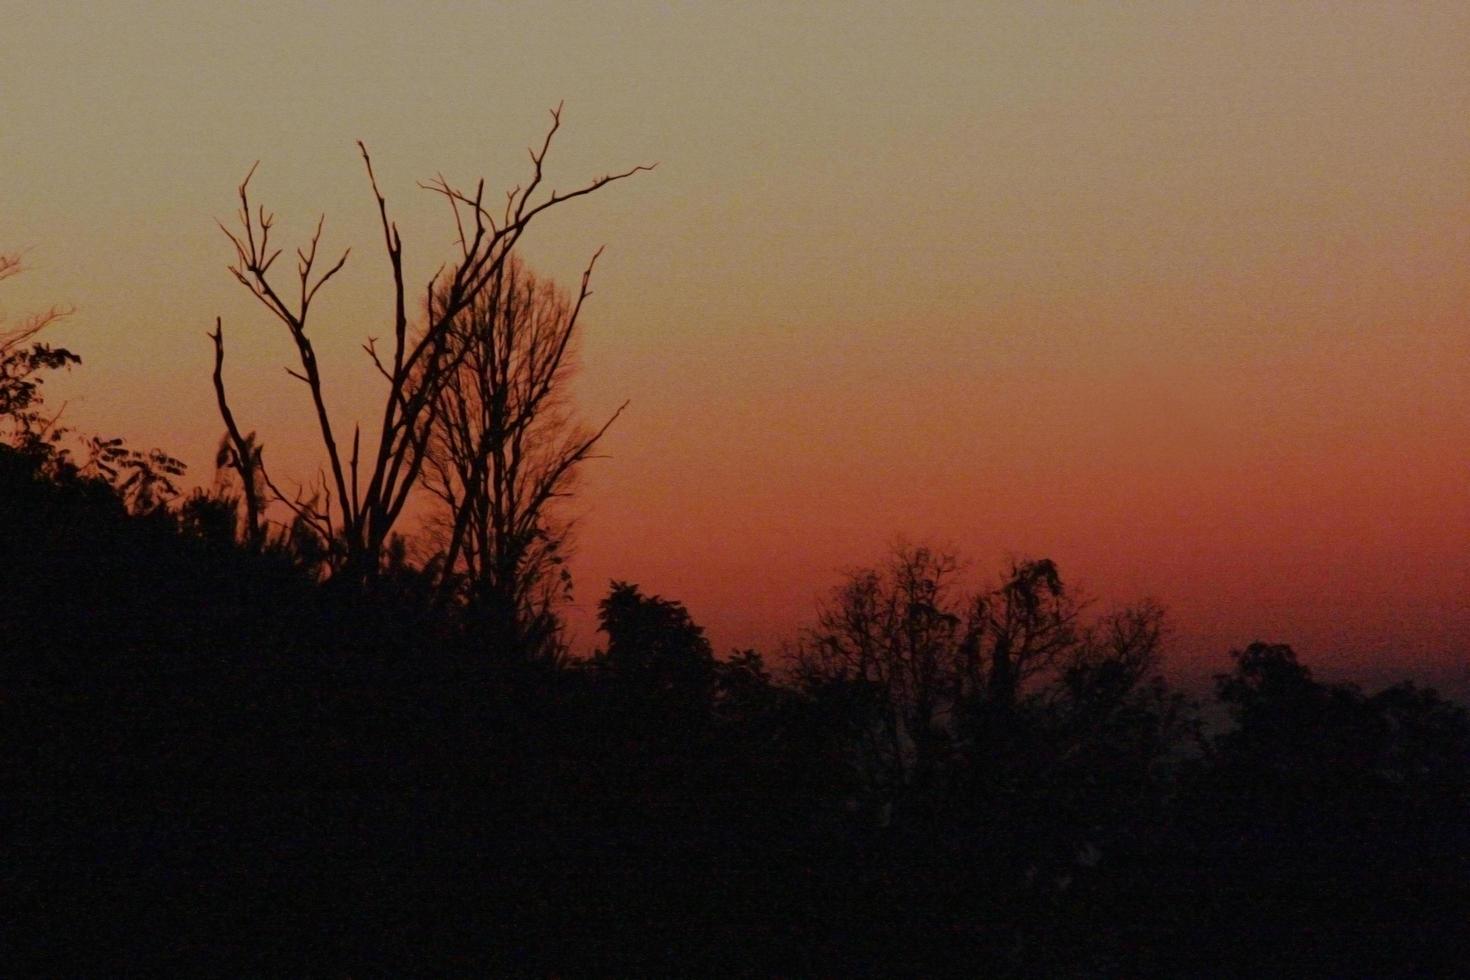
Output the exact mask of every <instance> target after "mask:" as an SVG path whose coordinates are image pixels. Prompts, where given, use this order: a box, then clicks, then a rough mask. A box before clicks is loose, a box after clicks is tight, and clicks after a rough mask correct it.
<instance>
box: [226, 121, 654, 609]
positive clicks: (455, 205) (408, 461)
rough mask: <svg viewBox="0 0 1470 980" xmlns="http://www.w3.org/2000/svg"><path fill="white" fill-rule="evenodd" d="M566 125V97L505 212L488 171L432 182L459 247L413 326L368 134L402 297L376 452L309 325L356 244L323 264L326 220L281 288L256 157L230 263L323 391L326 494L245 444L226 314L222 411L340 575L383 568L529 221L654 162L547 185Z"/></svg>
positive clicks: (399, 247) (238, 459)
mask: <svg viewBox="0 0 1470 980" xmlns="http://www.w3.org/2000/svg"><path fill="white" fill-rule="evenodd" d="M560 125H561V107H560V106H558V107H557V108H556V109H554V110H552V113H551V125H550V127H549V129H548V130H547V133H546V136H545V138H544V139H543V141H542V143H541V145H540V147H539V148H535V147H533V148H532V149H531V150H530V156H531V166H532V175H531V179H530V180H529V181H528V182H527V183H526V184H525V186H524V187H516V188H514V189H513V190H511V191H510V192H509V193H507V194H506V198H505V204H504V207H503V208H502V209H501V210H500V211H499V212H494V211H492V210H491V209H490V208H489V207H488V206H487V205H486V202H485V183H484V181H483V180H481V181H480V182H479V183H478V184H477V185H476V187H475V189H474V191H473V192H472V193H468V192H465V191H462V190H459V189H457V188H455V187H454V186H452V185H450V184H449V183H448V181H446V180H445V179H444V177H442V176H440V177H438V178H436V179H435V180H434V181H432V182H430V183H428V184H423V185H421V186H423V187H425V188H426V189H428V190H431V191H433V192H435V193H437V194H440V195H442V196H443V198H444V199H445V201H446V202H447V203H448V204H449V206H450V209H451V211H452V213H453V215H454V222H455V228H456V230H457V233H458V245H459V255H458V257H457V258H456V259H455V260H454V261H453V262H452V263H451V264H449V265H448V266H447V267H446V268H444V269H441V271H440V272H438V273H436V275H435V276H434V277H432V278H431V279H430V281H429V282H428V284H427V285H426V286H425V289H424V296H425V300H424V308H425V325H424V328H423V329H422V330H421V331H418V332H416V333H413V334H411V333H410V330H409V322H408V318H409V306H410V301H409V298H408V293H407V288H406V286H405V282H404V272H403V242H402V239H401V238H400V237H399V234H398V227H397V225H396V224H395V223H394V222H393V221H392V220H391V219H390V218H389V217H388V208H387V202H386V200H385V199H384V197H383V194H382V192H381V191H380V190H379V188H378V182H377V177H376V176H375V174H374V173H373V166H372V159H371V158H370V157H369V155H368V152H367V148H366V147H364V146H363V145H362V144H361V143H359V144H358V148H359V149H360V151H361V153H362V158H363V164H364V166H365V167H366V169H367V176H368V183H369V185H370V186H371V188H372V191H373V197H374V199H375V201H376V203H377V209H378V217H379V222H380V225H381V227H382V232H383V241H384V246H385V248H386V251H387V255H388V264H389V269H390V273H391V276H392V280H393V296H394V304H393V312H392V317H391V324H392V337H393V346H392V351H391V353H390V354H387V355H386V360H385V357H384V356H380V354H379V351H378V348H377V344H376V340H375V339H369V340H368V341H367V343H366V344H365V345H364V347H365V349H366V351H367V353H368V356H369V357H370V358H371V360H372V363H373V366H374V367H375V368H376V369H377V371H378V373H379V374H380V375H382V377H383V378H384V380H385V381H386V382H387V385H388V391H387V395H386V397H385V398H384V403H383V409H382V419H381V422H380V425H379V429H378V435H377V446H376V447H375V449H373V450H372V451H371V453H370V454H368V455H366V456H365V455H364V453H363V451H362V450H363V447H362V432H361V426H360V425H359V426H354V428H353V433H352V441H351V448H350V450H346V451H344V449H343V447H342V446H341V444H339V442H338V438H337V433H336V431H335V430H334V428H333V426H332V422H331V414H330V412H329V411H328V408H327V400H326V394H325V392H324V390H323V383H322V375H321V369H320V366H319V365H318V362H317V357H316V351H315V348H314V347H313V345H312V341H311V335H310V331H309V325H310V321H309V315H310V312H311V307H312V303H313V301H314V300H315V299H316V297H317V294H318V293H319V292H320V291H321V289H322V287H323V286H325V285H326V284H327V283H328V282H329V281H330V280H331V279H332V278H333V277H334V276H335V275H336V274H337V273H338V272H340V271H341V269H342V267H343V265H344V264H345V263H346V261H347V256H348V253H347V252H344V253H343V254H342V255H341V257H340V258H338V259H337V260H336V261H335V262H333V263H331V264H330V265H329V266H326V267H325V268H324V269H323V268H320V267H319V266H318V264H317V249H318V245H319V244H320V242H321V235H322V222H321V221H320V220H319V221H318V222H317V227H316V231H315V232H314V233H313V235H312V236H311V239H310V241H309V242H308V243H307V244H306V246H304V247H303V248H299V249H297V250H296V259H297V262H296V275H295V277H294V282H292V283H291V286H290V288H289V289H287V288H286V287H284V286H280V287H278V285H277V282H276V280H274V279H273V278H272V276H271V268H272V266H273V265H274V264H275V261H276V259H277V258H278V257H279V256H280V254H281V250H280V249H279V248H274V247H272V243H271V240H270V232H271V227H272V223H273V221H274V215H272V214H271V213H270V212H268V211H266V210H265V208H264V207H256V208H252V205H251V202H250V196H249V185H250V176H251V174H253V173H254V168H253V167H252V168H251V174H247V175H246V177H245V180H244V182H242V183H241V184H240V188H239V197H240V211H239V214H238V220H239V227H238V228H237V229H236V230H233V231H232V230H230V229H229V228H225V227H224V226H223V225H221V228H222V230H224V232H225V234H226V235H227V236H229V239H230V241H231V243H232V244H233V245H234V248H235V262H234V264H233V265H232V266H231V270H230V271H231V272H232V273H233V274H234V276H235V278H236V279H237V280H238V281H239V282H240V283H241V284H242V285H244V286H245V288H247V289H248V290H250V292H251V294H252V295H254V296H255V298H256V299H257V300H259V301H260V303H261V304H262V305H263V306H265V307H266V309H268V310H269V311H270V312H271V313H272V314H273V315H274V316H275V317H276V318H277V319H279V320H280V321H281V322H282V323H283V324H284V325H285V326H286V329H287V331H288V333H289V334H290V337H291V340H292V342H293V343H294V345H295V347H296V352H297V357H298V361H299V370H298V369H295V368H287V372H288V373H289V374H290V375H291V376H292V377H293V378H296V379H297V380H298V381H300V382H302V383H303V384H304V385H306V387H307V389H308V391H309V392H310V395H311V400H312V408H313V412H314V415H315V419H316V425H317V428H318V431H319V434H320V438H321V442H322V448H323V450H324V453H325V455H326V467H325V469H326V472H328V473H329V474H330V477H329V478H324V479H323V483H324V487H323V489H322V493H321V494H320V495H319V496H318V497H316V498H314V499H303V498H302V496H301V495H300V494H297V495H295V496H294V497H288V496H287V495H285V494H284V493H282V492H281V491H280V489H279V487H278V486H277V485H276V484H275V483H274V482H273V481H272V480H271V477H270V475H269V472H268V471H267V469H266V467H265V463H264V460H263V458H262V456H261V454H260V453H259V452H255V451H250V452H247V451H246V450H245V449H244V448H243V447H244V446H245V436H244V434H243V433H241V432H240V430H239V428H238V426H237V425H236V423H235V422H234V420H233V416H232V414H231V413H230V412H229V410H228V407H227V405H228V400H227V398H226V395H225V387H224V382H223V376H222V368H223V358H224V331H223V327H222V325H221V324H220V323H219V322H218V321H216V325H215V332H214V333H213V334H212V335H211V337H212V339H213V341H214V345H215V365H216V366H215V376H216V393H217V397H218V401H219V403H220V408H221V415H222V416H223V417H224V421H225V425H226V428H227V429H228V430H229V431H228V436H229V440H230V443H231V445H232V446H233V447H234V449H233V454H232V459H233V460H234V462H235V463H236V464H238V472H239V474H240V477H241V481H242V483H244V484H245V485H247V486H248V485H250V483H251V481H252V480H253V479H255V478H256V477H257V476H259V478H260V479H261V481H262V482H263V483H264V484H265V485H266V486H267V487H268V488H269V490H270V493H271V495H272V496H273V497H274V498H275V499H276V500H279V501H281V502H283V503H285V504H286V505H287V506H288V507H290V508H291V509H292V511H294V513H295V515H296V523H297V524H298V525H299V526H302V527H305V528H309V529H310V531H311V532H312V533H314V534H315V535H316V536H317V537H318V538H319V539H320V541H321V542H322V543H323V547H324V549H325V552H326V554H327V556H328V564H329V566H330V570H331V573H332V574H333V575H334V576H345V577H347V578H349V579H352V580H359V581H364V582H365V581H368V580H370V579H372V578H373V577H375V576H376V575H377V573H378V570H379V564H380V561H381V560H382V556H383V552H384V546H385V544H386V543H387V541H388V538H389V534H390V532H391V531H392V529H393V527H394V525H395V524H396V522H397V521H398V519H399V517H400V516H401V515H402V513H403V509H404V507H405V505H406V504H407V503H408V499H409V496H410V494H411V492H412V491H413V489H414V487H415V485H416V484H417V483H418V481H419V477H420V474H421V472H422V470H423V467H424V465H425V463H426V461H427V458H428V447H429V443H430V440H431V438H432V435H433V432H434V428H435V424H434V423H435V419H436V416H437V413H438V411H439V408H440V406H441V404H442V402H441V398H440V396H441V394H442V392H443V389H444V386H445V385H446V384H448V383H449V381H450V379H451V378H453V377H454V376H455V374H456V372H457V370H458V368H459V366H460V363H461V361H462V359H463V358H464V357H465V356H467V354H468V350H467V349H466V348H464V347H462V346H459V347H457V346H456V345H455V344H454V343H453V342H452V336H453V333H454V325H455V323H456V322H457V321H458V320H459V318H460V316H461V315H462V314H463V313H464V312H465V311H467V310H469V309H470V308H471V307H472V306H473V305H474V304H475V303H476V301H477V300H478V299H479V298H480V297H481V296H482V294H484V292H485V291H486V290H487V289H488V288H490V287H491V286H492V285H493V284H495V283H497V282H498V281H500V280H501V279H502V278H503V274H504V267H505V264H506V262H507V260H508V259H509V257H510V254H511V251H512V249H513V248H514V247H515V245H516V243H517V242H518V241H519V240H520V237H521V235H522V234H523V233H524V232H525V230H526V228H527V227H528V226H529V225H530V224H531V222H532V221H533V220H534V219H535V218H536V217H537V216H538V215H540V214H542V213H543V212H545V211H546V210H548V209H549V208H552V207H555V206H556V205H558V204H561V203H564V202H566V201H569V200H571V199H573V198H576V197H581V196H583V195H586V194H590V193H592V192H593V191H596V190H598V189H599V188H601V187H603V186H605V185H607V184H609V183H611V182H613V181H616V180H621V179H623V178H625V177H628V176H631V175H633V174H635V173H637V172H639V171H641V170H648V169H651V168H650V167H648V166H636V167H632V168H630V169H628V170H625V171H622V172H620V173H615V174H608V175H605V176H602V177H599V178H597V179H595V180H593V181H591V182H589V183H587V184H584V185H582V186H580V187H578V188H576V189H575V190H571V191H567V192H565V193H562V192H558V191H556V190H552V191H551V192H550V193H549V194H542V193H538V192H540V191H541V189H542V183H543V178H544V169H543V168H544V163H545V160H546V156H547V153H548V151H549V150H550V148H551V142H552V139H553V137H554V136H555V135H556V132H557V130H558V129H559V128H560ZM247 471H248V472H247Z"/></svg>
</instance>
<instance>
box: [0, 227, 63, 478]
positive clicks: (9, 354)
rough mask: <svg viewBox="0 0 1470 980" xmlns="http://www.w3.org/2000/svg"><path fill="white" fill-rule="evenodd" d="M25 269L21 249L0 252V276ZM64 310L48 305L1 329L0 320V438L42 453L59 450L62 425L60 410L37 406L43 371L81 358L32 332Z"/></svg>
mask: <svg viewBox="0 0 1470 980" xmlns="http://www.w3.org/2000/svg"><path fill="white" fill-rule="evenodd" d="M22 270H23V266H22V264H21V258H20V255H19V254H17V253H0V282H4V281H5V280H7V279H10V278H12V277H14V276H17V275H19V274H20V273H21V272H22ZM67 312H68V311H66V310H63V309H61V308H60V307H52V308H51V309H49V310H47V311H46V312H44V313H38V314H35V315H33V316H30V317H27V318H26V319H25V320H23V321H21V322H20V324H19V325H17V326H14V327H11V328H9V329H3V321H0V441H3V442H5V443H7V444H9V445H11V446H14V447H16V448H19V449H22V450H24V451H26V452H30V453H36V454H40V455H43V456H48V457H49V456H51V455H52V454H55V453H58V452H63V453H64V450H60V449H59V448H58V446H57V444H58V443H59V442H60V441H61V439H62V438H63V436H64V435H65V432H66V430H65V429H63V428H61V427H60V426H58V424H57V422H58V419H59V418H60V414H61V413H60V412H57V413H55V414H53V415H50V416H48V415H46V414H45V413H43V412H42V411H41V410H40V406H41V402H42V397H41V386H42V385H43V384H44V383H45V372H47V371H55V370H58V369H62V368H66V367H69V366H71V365H73V364H80V363H81V360H82V359H81V358H80V357H78V356H77V355H76V354H73V353H72V352H71V351H69V350H67V349H66V348H64V347H52V346H51V345H49V344H46V343H42V342H39V341H37V340H36V336H37V335H38V334H39V333H41V331H43V330H45V329H46V328H47V327H48V326H50V325H51V324H53V323H55V322H56V321H57V320H59V319H61V318H62V317H64V316H66V314H67Z"/></svg>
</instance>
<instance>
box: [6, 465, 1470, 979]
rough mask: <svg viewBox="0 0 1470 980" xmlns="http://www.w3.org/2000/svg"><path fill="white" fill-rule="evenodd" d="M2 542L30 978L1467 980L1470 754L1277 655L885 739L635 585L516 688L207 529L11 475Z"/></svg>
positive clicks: (1023, 699) (885, 700) (358, 594)
mask: <svg viewBox="0 0 1470 980" xmlns="http://www.w3.org/2000/svg"><path fill="white" fill-rule="evenodd" d="M0 515H3V517H0V522H3V523H0V648H3V661H0V663H3V668H0V669H3V675H0V705H3V712H4V719H5V725H4V729H5V737H4V743H3V759H0V766H3V768H0V773H3V787H0V792H3V800H0V806H3V810H4V812H5V813H6V814H7V815H8V818H7V821H6V822H7V823H8V824H9V825H10V826H11V828H12V829H11V830H9V831H8V832H7V833H6V834H5V837H4V843H3V844H0V847H3V862H0V888H3V894H4V904H5V908H6V913H5V916H4V919H5V928H6V934H5V937H4V944H5V947H4V953H3V959H4V961H5V962H6V963H7V964H9V965H8V966H7V969H6V972H7V973H14V974H18V975H20V974H26V973H27V972H31V971H34V972H37V973H44V974H49V975H66V974H78V973H97V974H115V973H144V974H150V973H190V974H192V973H199V972H205V973H230V974H254V973H264V972H271V973H308V974H329V975H340V976H347V975H377V974H400V973H405V972H407V973H446V972H489V973H495V974H515V975H533V976H579V975H623V976H637V975H665V974H676V975H689V976H692V975H700V974H718V975H755V976H769V975H783V976H805V975H820V976H847V975H885V976H888V975H916V976H917V975H953V974H963V975H969V976H1142V975H1153V976H1247V975H1251V976H1375V977H1394V976H1403V977H1409V976H1416V977H1417V976H1436V975H1439V976H1450V975H1455V974H1464V973H1465V972H1466V970H1467V969H1470V947H1467V943H1466V939H1467V930H1466V919H1467V910H1470V903H1467V899H1470V819H1467V818H1470V725H1467V721H1466V716H1465V713H1464V712H1463V711H1462V710H1461V709H1459V708H1458V707H1456V706H1455V705H1453V704H1451V703H1449V702H1446V701H1444V700H1442V699H1440V698H1439V697H1437V696H1436V695H1434V694H1433V693H1432V692H1428V691H1424V690H1420V689H1416V688H1413V687H1412V686H1407V685H1405V686H1400V687H1396V688H1390V689H1388V690H1386V691H1383V692H1380V693H1377V694H1373V695H1369V694H1365V693H1362V692H1360V691H1358V690H1357V689H1355V688H1352V687H1349V686H1345V685H1324V684H1321V683H1318V682H1317V681H1315V680H1314V679H1313V678H1312V677H1311V675H1310V673H1309V672H1308V671H1307V670H1306V669H1305V668H1303V667H1301V666H1300V665H1299V664H1297V663H1296V661H1295V659H1294V657H1292V655H1291V653H1290V651H1289V650H1288V649H1287V648H1284V647H1273V646H1265V645H1255V646H1252V647H1250V648H1248V649H1247V650H1245V651H1242V652H1241V653H1239V654H1237V656H1236V658H1235V660H1234V663H1233V664H1225V665H1223V666H1231V667H1233V670H1232V671H1231V672H1230V673H1229V674H1227V675H1224V676H1223V677H1222V679H1221V681H1220V683H1219V686H1218V691H1217V697H1219V698H1220V699H1221V700H1222V701H1224V702H1225V704H1226V705H1227V706H1228V708H1229V709H1230V713H1231V717H1232V718H1233V719H1234V727H1233V728H1231V729H1230V730H1229V731H1227V732H1225V733H1223V734H1219V735H1216V736H1212V737H1208V738H1205V737H1202V736H1200V735H1199V734H1198V731H1197V726H1196V725H1195V724H1194V723H1193V721H1192V719H1193V709H1192V707H1191V706H1190V705H1189V704H1187V703H1186V702H1184V701H1183V700H1182V699H1180V698H1178V697H1177V696H1176V695H1174V694H1173V692H1170V691H1168V690H1167V689H1166V688H1164V687H1162V686H1161V685H1160V684H1159V683H1158V682H1156V681H1155V680H1154V679H1153V678H1152V677H1151V676H1143V674H1141V673H1137V672H1134V673H1130V672H1128V671H1127V670H1122V669H1121V668H1117V667H1108V666H1107V663H1108V661H1107V660H1106V658H1103V659H1102V660H1100V661H1098V662H1096V663H1091V664H1090V666H1089V665H1088V664H1081V663H1080V661H1079V663H1078V664H1073V665H1072V667H1070V668H1068V669H1066V670H1060V669H1059V670H1058V671H1057V672H1055V673H1054V674H1053V675H1051V676H1045V677H1038V678H1037V679H1035V680H1034V681H1033V682H1032V683H1031V685H1030V686H1028V687H1025V688H1024V689H1023V688H1017V689H1016V690H1015V691H1013V692H1008V693H1007V694H1006V696H1004V697H1000V696H999V695H997V694H996V693H995V692H996V691H997V690H998V689H997V688H996V687H995V685H994V683H992V685H991V687H989V688H977V689H973V690H969V691H967V692H962V693H960V694H956V695H954V696H953V697H951V698H950V699H949V700H948V701H947V702H946V703H945V705H944V710H943V711H942V712H939V713H932V714H929V715H924V717H925V718H926V719H928V720H929V722H930V725H929V726H928V728H927V729H926V730H925V731H918V733H917V734H914V733H913V732H910V733H908V734H906V735H905V736H904V737H903V738H900V739H898V740H897V741H895V740H894V739H893V738H892V737H891V736H892V735H893V731H892V729H893V728H894V726H895V725H898V726H900V727H902V726H903V725H905V724H912V720H913V718H914V717H916V716H915V714H914V711H915V710H916V709H915V707H914V704H913V703H911V702H909V701H904V700H903V699H902V698H900V697H899V695H898V693H897V692H898V687H897V686H896V685H897V682H896V681H893V682H892V683H890V684H889V685H887V686H885V685H882V684H875V683H873V682H871V681H864V680H861V679H855V678H852V677H846V678H844V677H842V676H839V675H837V674H829V675H825V676H824V675H821V674H820V672H810V671H809V672H807V673H806V674H804V675H802V676H799V677H793V678H792V679H791V680H790V681H789V682H786V683H777V682H776V681H775V680H773V679H772V678H771V676H770V675H769V674H768V672H767V671H766V669H765V667H764V665H763V664H762V663H761V662H760V660H759V658H758V657H755V656H751V655H744V656H738V657H732V658H731V659H729V660H723V661H722V660H717V659H715V658H714V657H713V656H712V655H711V654H710V652H709V650H708V645H707V644H706V643H704V641H703V637H702V635H701V634H700V632H699V630H698V628H697V627H696V626H694V625H693V624H692V623H690V622H689V621H688V617H687V615H686V614H684V612H683V609H682V607H679V606H678V605H677V604H676V603H671V602H667V601H665V600H659V599H656V598H649V597H646V596H643V595H641V594H640V593H638V592H637V590H636V589H633V588H631V587H621V588H616V589H614V591H613V593H612V594H611V595H610V596H609V598H608V600H607V601H606V602H605V603H604V604H603V621H604V625H605V627H606V629H607V644H606V646H607V649H606V650H605V651H604V652H603V653H602V655H600V656H599V657H598V658H596V659H595V660H594V661H591V662H587V663H559V664H558V663H553V662H546V661H544V660H542V661H535V662H529V661H527V659H526V658H522V657H517V656H515V655H514V654H513V653H512V652H508V651H504V650H496V649H487V644H486V642H485V641H484V639H483V637H482V635H481V634H480V633H478V632H477V630H476V629H475V625H474V622H473V621H472V619H470V618H468V617H466V616H464V615H461V614H460V612H459V611H457V610H455V609H445V608H443V607H440V606H436V605H435V604H434V603H432V602H431V601H430V599H429V597H428V596H427V595H425V594H423V591H422V589H421V588H420V587H419V584H418V583H419V580H418V579H417V578H416V577H415V574H414V572H413V570H412V569H411V568H408V567H402V568H397V569H389V570H387V571H386V572H384V574H383V576H382V577H381V579H380V580H378V581H377V582H375V583H373V584H372V586H371V587H370V588H366V589H362V588H356V587H354V588H348V587H346V586H342V585H336V586H333V585H330V584H329V585H320V584H317V583H316V581H315V580H314V578H313V576H312V575H310V574H308V573H306V572H305V571H303V569H302V568H301V565H300V562H299V561H296V560H294V559H293V557H292V556H291V555H290V554H289V553H287V552H286V551H285V550H281V549H276V550H271V551H267V552H266V553H263V554H260V553H249V552H247V551H246V550H244V549H242V548H241V547H240V546H239V545H238V544H236V542H235V539H234V535H233V532H232V530H231V525H230V523H229V521H228V520H227V519H226V518H223V517H221V512H220V510H219V508H217V507H216V508H211V506H210V505H209V504H208V502H207V501H204V500H202V499H201V500H198V501H195V502H193V503H192V504H191V505H185V506H183V507H179V508H175V509H173V510H170V511H163V510H159V511H155V512H154V513H151V514H129V513H128V512H127V510H126V509H125V508H124V507H123V506H122V505H121V503H120V502H119V500H118V499H117V497H116V495H115V494H114V493H112V492H111V491H110V490H109V489H108V488H107V487H106V486H105V485H103V484H99V483H96V482H91V481H87V480H84V479H80V478H54V477H48V476H45V475H43V474H41V473H40V472H38V471H37V470H36V469H35V467H33V466H29V465H28V464H27V462H26V460H25V459H24V458H22V457H20V456H19V455H17V454H15V453H12V452H10V451H8V450H5V449H4V448H3V447H0ZM1079 664H1080V665H1079ZM992 681H993V679H992ZM906 690H907V689H906ZM987 691H988V692H990V693H989V694H987V693H986V692H987ZM911 693H912V692H911ZM922 693H923V692H922V690H920V695H922ZM930 707H933V706H932V705H931V706H930ZM900 709H902V710H900ZM939 714H942V715H943V721H942V723H941V721H940V719H939ZM895 745H896V746H898V748H896V749H895V748H893V746H895ZM885 746H887V747H886V748H885Z"/></svg>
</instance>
